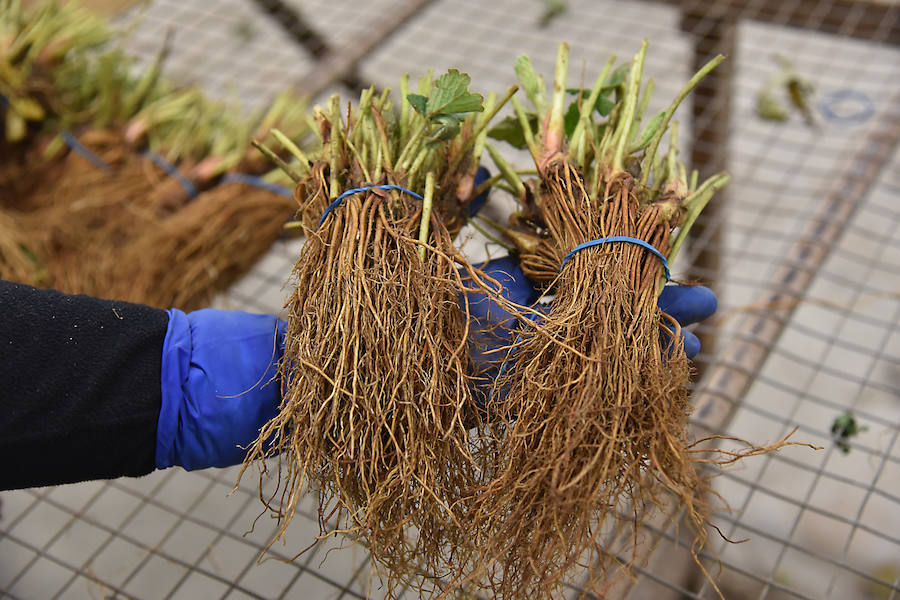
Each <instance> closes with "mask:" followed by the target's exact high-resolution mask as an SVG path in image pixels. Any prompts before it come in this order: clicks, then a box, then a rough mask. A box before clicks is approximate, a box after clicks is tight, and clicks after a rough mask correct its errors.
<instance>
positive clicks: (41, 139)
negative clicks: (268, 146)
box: [0, 1, 309, 308]
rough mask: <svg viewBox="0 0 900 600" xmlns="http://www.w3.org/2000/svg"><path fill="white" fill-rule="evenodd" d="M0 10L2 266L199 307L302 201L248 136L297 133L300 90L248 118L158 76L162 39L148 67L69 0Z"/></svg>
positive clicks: (66, 286)
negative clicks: (0, 39) (138, 64)
mask: <svg viewBox="0 0 900 600" xmlns="http://www.w3.org/2000/svg"><path fill="white" fill-rule="evenodd" d="M3 8H4V10H3V12H2V17H0V18H2V19H3V23H2V27H3V36H4V38H3V39H4V41H5V43H4V44H3V45H2V46H0V85H2V87H0V94H2V97H3V98H4V99H5V100H4V106H3V108H2V111H3V113H4V114H3V116H4V122H5V126H4V130H3V146H2V150H0V152H2V154H3V156H4V158H5V160H4V167H3V170H2V175H0V192H2V201H0V211H2V218H0V227H3V228H4V230H5V231H7V232H8V234H7V235H5V236H4V239H5V242H4V243H3V245H2V248H3V250H2V252H0V277H3V278H6V279H13V280H16V281H20V282H23V283H29V284H33V285H41V286H47V287H54V288H57V289H60V290H62V291H66V292H73V293H87V294H92V295H97V296H102V297H110V298H116V299H123V300H130V301H135V302H143V303H147V304H151V305H155V306H160V307H169V306H179V307H182V308H192V307H199V306H201V305H203V304H204V303H206V302H208V301H209V298H210V296H211V294H212V293H213V292H214V291H216V290H220V289H223V288H224V287H225V286H227V284H228V283H230V282H231V281H233V280H234V279H235V277H237V276H238V275H239V274H241V273H242V272H244V271H245V270H246V269H248V268H249V267H250V266H251V265H252V264H253V263H254V262H255V260H256V259H258V258H259V257H260V256H261V254H262V253H264V252H265V251H266V250H267V249H268V248H269V247H270V246H271V245H272V243H273V242H274V241H275V240H276V239H277V238H278V236H279V235H280V234H281V232H282V225H283V224H284V222H286V221H287V220H289V219H290V218H291V215H292V214H293V212H294V210H295V207H296V204H295V203H294V202H293V201H292V199H291V198H290V197H289V196H290V194H289V192H286V191H285V189H286V188H284V187H283V186H281V185H280V183H283V182H285V181H287V180H286V178H285V177H284V176H283V175H282V174H281V173H280V172H279V171H275V172H273V173H271V174H268V176H267V180H268V181H266V180H263V179H260V178H259V176H260V175H262V174H263V172H264V171H265V170H266V169H267V168H268V161H266V160H265V158H264V157H263V156H262V155H260V154H259V153H258V152H257V151H256V150H254V149H253V148H252V147H251V145H250V140H251V139H252V138H253V137H254V136H257V137H261V138H264V137H266V136H268V135H269V131H270V130H271V129H273V128H276V129H281V130H284V131H285V132H286V133H287V134H288V135H291V136H292V137H294V138H303V137H304V136H305V134H307V133H309V126H308V117H307V115H306V105H305V103H304V102H303V101H302V100H300V99H299V98H297V97H296V96H295V95H294V94H291V93H289V92H285V93H283V94H281V95H280V96H279V97H278V98H276V99H275V100H274V101H273V102H272V104H271V105H270V106H269V107H268V108H267V109H266V110H263V111H258V112H257V113H255V114H252V115H249V116H248V115H245V114H243V113H242V112H241V111H240V110H239V109H238V108H237V107H234V106H231V105H228V104H226V103H223V102H220V101H216V100H213V99H211V98H209V97H208V96H206V95H205V94H204V93H203V92H202V91H201V90H199V89H197V88H193V87H183V86H176V85H174V84H171V83H169V82H167V81H165V80H164V79H163V78H161V71H162V67H163V63H164V61H165V57H166V54H167V42H166V43H164V44H163V46H162V48H161V50H160V52H159V54H158V56H157V57H156V59H155V60H154V61H153V62H152V64H151V65H150V66H149V67H148V68H147V69H145V70H144V71H143V73H140V74H138V73H137V72H136V69H135V68H134V65H133V63H132V61H131V59H130V58H129V57H128V56H126V55H125V53H124V52H122V51H121V50H118V49H116V48H115V47H114V46H115V43H116V42H118V41H121V39H120V37H119V36H118V34H117V33H116V32H114V31H113V30H112V29H111V28H110V27H109V26H108V25H107V24H106V23H105V22H104V21H102V20H100V19H98V18H96V17H93V16H91V15H90V14H89V13H87V12H86V11H84V10H81V9H79V8H77V7H76V6H74V4H71V3H70V4H66V5H62V6H60V5H57V4H47V5H45V6H43V7H41V8H38V9H36V10H35V11H33V12H31V13H26V12H25V11H24V10H23V9H21V7H20V6H19V4H18V3H14V2H8V1H6V2H5V6H4V7H3ZM273 190H275V191H273ZM279 192H280V193H279ZM286 196H287V197H286ZM12 240H17V241H15V242H13V241H12Z"/></svg>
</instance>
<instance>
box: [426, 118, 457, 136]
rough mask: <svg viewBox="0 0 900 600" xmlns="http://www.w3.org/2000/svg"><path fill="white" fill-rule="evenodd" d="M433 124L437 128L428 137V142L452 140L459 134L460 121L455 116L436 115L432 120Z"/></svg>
mask: <svg viewBox="0 0 900 600" xmlns="http://www.w3.org/2000/svg"><path fill="white" fill-rule="evenodd" d="M433 122H434V123H435V124H437V125H438V128H437V129H435V130H434V131H432V133H431V135H430V136H428V141H429V142H443V141H446V140H452V139H453V138H455V137H456V136H457V134H458V133H459V124H460V119H459V117H457V116H456V115H437V116H435V117H434V118H433Z"/></svg>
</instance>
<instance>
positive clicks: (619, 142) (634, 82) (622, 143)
mask: <svg viewBox="0 0 900 600" xmlns="http://www.w3.org/2000/svg"><path fill="white" fill-rule="evenodd" d="M647 44H648V42H647V40H646V39H644V41H643V42H641V49H640V50H639V51H638V53H637V56H635V57H634V60H633V61H632V63H631V73H630V74H629V75H628V91H627V92H626V93H625V105H624V109H623V111H622V115H621V118H620V121H619V123H617V126H616V133H615V135H616V136H618V137H617V139H616V153H615V154H614V155H613V161H612V166H613V170H615V171H622V170H623V169H624V165H625V150H626V149H627V148H628V142H629V139H628V137H629V134H630V133H631V124H632V122H633V121H634V113H635V106H636V105H637V99H638V95H639V94H640V93H641V74H642V73H643V71H644V57H645V56H646V55H647Z"/></svg>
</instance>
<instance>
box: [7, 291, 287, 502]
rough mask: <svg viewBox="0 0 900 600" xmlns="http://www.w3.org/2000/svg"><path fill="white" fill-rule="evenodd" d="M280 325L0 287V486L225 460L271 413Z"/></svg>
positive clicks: (266, 318) (269, 318)
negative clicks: (0, 458) (0, 463)
mask: <svg viewBox="0 0 900 600" xmlns="http://www.w3.org/2000/svg"><path fill="white" fill-rule="evenodd" d="M282 337H283V324H281V323H279V321H277V319H276V318H275V316H274V315H255V314H249V313H244V312H231V311H222V310H212V309H204V310H198V311H194V312H192V313H188V314H185V313H183V312H181V311H180V310H175V309H170V310H167V311H163V310H157V309H154V308H150V307H147V306H141V305H137V304H129V303H127V302H112V301H108V300H99V299H97V298H92V297H89V296H73V295H68V294H62V293H59V292H56V291H53V290H40V289H36V288H32V287H29V286H25V285H19V284H14V283H8V282H0V346H2V348H3V350H2V351H0V356H2V360H3V362H2V371H0V390H2V391H0V456H3V457H4V461H3V464H2V466H0V489H12V488H21V487H31V486H40V485H54V484H60V483H71V482H76V481H84V480H88V479H101V478H113V477H120V476H123V475H130V476H137V475H144V474H146V473H149V472H151V471H152V470H153V469H154V468H160V469H162V468H167V467H172V466H181V467H184V468H185V469H189V470H190V469H202V468H206V467H214V466H216V467H224V466H229V465H233V464H237V463H239V462H241V460H242V459H243V457H244V450H243V449H242V446H247V445H248V444H250V443H251V442H252V441H253V440H254V439H255V438H256V436H257V435H258V432H259V428H260V427H261V426H262V425H263V424H265V423H266V422H267V421H268V420H269V419H271V418H272V417H274V416H275V414H276V412H277V410H278V404H279V402H280V400H281V389H280V385H279V382H278V381H276V373H277V365H278V361H279V360H280V358H281V353H282V348H283V342H282Z"/></svg>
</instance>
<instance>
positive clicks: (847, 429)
mask: <svg viewBox="0 0 900 600" xmlns="http://www.w3.org/2000/svg"><path fill="white" fill-rule="evenodd" d="M867 429H869V428H868V427H866V426H865V425H859V424H858V423H857V422H856V418H855V417H854V416H853V413H852V412H850V411H849V410H848V411H846V412H845V413H844V414H842V415H841V416H839V417H836V418H835V419H834V422H833V423H832V424H831V435H832V436H833V438H834V444H835V445H836V446H837V447H838V448H840V450H841V452H843V453H844V454H849V453H850V445H849V444H848V443H847V441H848V440H849V439H850V438H852V437H853V436H855V435H857V434H859V433H862V432H863V431H866V430H867Z"/></svg>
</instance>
